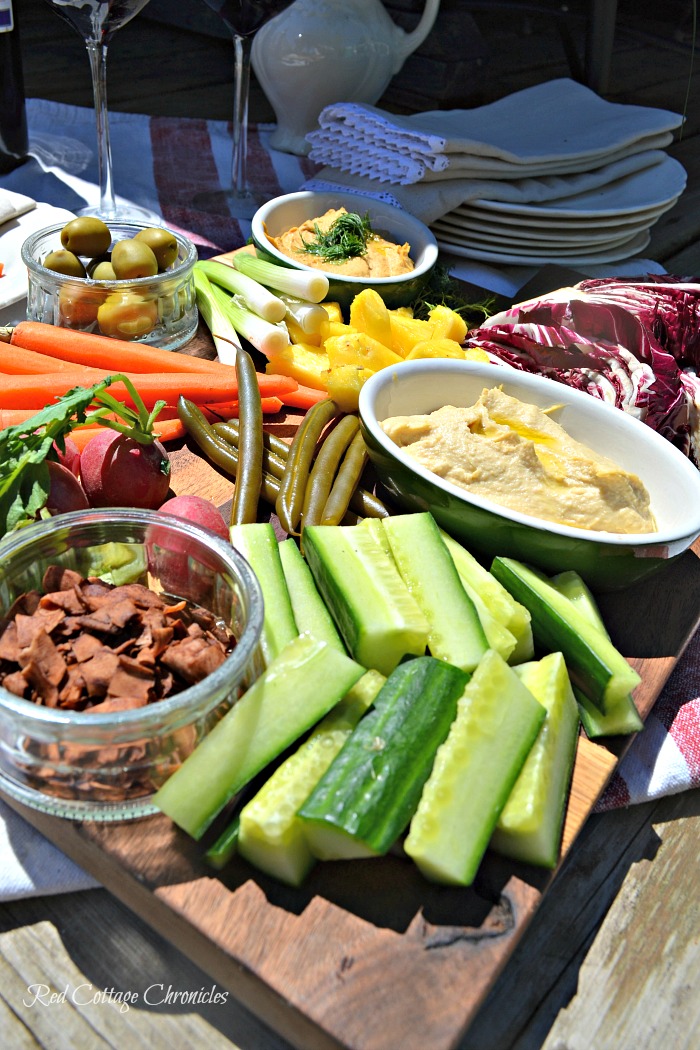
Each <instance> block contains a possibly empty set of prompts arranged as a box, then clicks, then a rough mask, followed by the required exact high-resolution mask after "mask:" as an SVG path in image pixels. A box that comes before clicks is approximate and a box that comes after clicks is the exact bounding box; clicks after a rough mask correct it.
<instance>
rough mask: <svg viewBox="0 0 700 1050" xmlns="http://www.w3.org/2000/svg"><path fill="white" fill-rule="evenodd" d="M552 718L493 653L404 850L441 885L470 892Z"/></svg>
mask: <svg viewBox="0 0 700 1050" xmlns="http://www.w3.org/2000/svg"><path fill="white" fill-rule="evenodd" d="M545 716H546V712H545V709H544V708H543V707H542V705H541V704H540V703H538V701H537V700H535V698H534V697H533V695H532V693H530V691H529V690H528V689H526V687H525V686H524V685H523V683H522V682H521V681H520V679H519V678H518V676H517V675H516V674H515V672H514V670H513V669H512V668H511V667H509V666H508V664H507V663H506V662H505V661H504V660H503V658H502V657H500V656H499V655H498V653H496V652H494V651H493V650H492V649H490V650H489V651H488V652H487V653H486V655H485V656H484V657H483V659H482V661H481V663H480V664H479V666H478V667H477V669H476V670H475V672H474V674H473V676H472V679H471V681H470V682H469V684H468V685H467V686H466V688H465V690H464V694H463V696H462V697H461V698H460V700H459V703H458V705H457V716H456V718H455V720H454V722H453V724H452V728H451V729H450V732H449V735H448V737H447V739H446V741H445V743H444V744H443V745H442V747H440V748H439V749H438V752H437V754H436V756H435V764H434V766H433V770H432V773H431V774H430V778H429V779H428V782H427V783H426V785H425V787H424V789H423V793H422V795H421V797H420V802H419V803H418V807H417V809H416V812H415V814H414V816H413V819H412V821H411V827H410V830H409V833H408V835H407V836H406V840H405V842H404V849H405V851H406V853H407V854H408V855H409V856H410V857H412V858H413V860H414V861H415V863H416V864H417V865H418V867H419V868H420V870H421V871H422V872H423V874H424V875H425V876H426V878H428V879H431V880H433V881H435V882H444V883H450V884H454V885H460V886H469V885H470V884H471V883H472V882H473V880H474V876H475V875H476V872H477V870H478V867H479V864H480V863H481V859H482V857H483V855H484V853H485V851H486V848H487V846H488V843H489V840H490V838H491V835H492V834H493V831H494V828H495V826H496V822H497V820H498V817H499V815H500V812H501V810H502V808H503V806H504V805H505V803H506V800H507V799H508V796H509V795H510V792H511V790H512V788H513V785H514V783H515V781H516V779H517V777H518V774H519V773H520V770H521V768H522V766H523V763H524V762H525V759H526V758H527V755H528V753H529V751H530V748H531V747H532V745H533V743H534V741H535V738H536V736H537V734H538V732H539V730H540V727H541V725H542V723H543V721H544V719H545Z"/></svg>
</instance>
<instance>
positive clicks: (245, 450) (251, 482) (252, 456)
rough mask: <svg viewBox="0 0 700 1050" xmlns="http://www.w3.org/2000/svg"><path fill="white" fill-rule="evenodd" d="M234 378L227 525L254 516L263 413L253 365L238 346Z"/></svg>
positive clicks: (261, 467)
mask: <svg viewBox="0 0 700 1050" xmlns="http://www.w3.org/2000/svg"><path fill="white" fill-rule="evenodd" d="M236 378H237V380H238V413H239V415H238V430H239V433H238V473H237V475H236V488H235V491H234V493H233V504H232V507H231V524H232V525H244V524H246V523H250V522H253V521H257V519H258V501H259V499H260V488H261V486H262V475H263V464H262V458H263V437H262V435H263V414H262V402H261V400H260V387H259V386H258V379H257V373H256V371H255V365H254V364H253V360H252V358H251V356H250V354H248V353H247V352H246V351H245V350H243V349H241V348H240V347H239V348H238V349H237V350H236Z"/></svg>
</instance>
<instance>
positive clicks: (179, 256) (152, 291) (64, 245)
mask: <svg viewBox="0 0 700 1050" xmlns="http://www.w3.org/2000/svg"><path fill="white" fill-rule="evenodd" d="M22 259H23V261H24V263H25V265H26V267H27V271H28V295H27V318H28V320H30V321H44V322H47V323H49V324H54V325H58V326H60V327H63V328H76V329H80V330H81V331H89V332H97V333H100V334H102V335H106V336H112V337H114V338H117V339H130V340H134V341H136V342H142V343H148V344H149V345H151V346H159V347H162V348H164V349H167V350H177V349H178V348H179V347H181V346H184V344H185V343H187V342H188V341H189V340H190V339H191V338H192V336H193V335H194V334H195V332H196V331H197V304H196V298H195V288H194V275H193V269H194V264H195V262H196V260H197V250H196V248H195V246H194V244H193V243H192V242H191V241H190V240H188V239H187V238H186V237H183V236H182V235H181V234H179V233H174V232H173V231H171V230H168V229H165V228H163V227H146V226H142V225H139V224H137V223H127V222H111V221H107V222H103V221H102V220H101V219H96V218H94V217H92V216H79V217H77V218H75V219H72V220H71V221H70V222H69V223H67V224H64V225H60V226H50V227H47V228H46V229H43V230H39V231H37V232H36V233H33V234H32V235H31V236H30V237H28V238H27V240H26V241H25V242H24V245H23V246H22Z"/></svg>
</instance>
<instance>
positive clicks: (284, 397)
mask: <svg viewBox="0 0 700 1050" xmlns="http://www.w3.org/2000/svg"><path fill="white" fill-rule="evenodd" d="M326 397H328V394H327V392H326V391H325V390H313V389H312V388H311V387H310V386H302V385H301V383H300V384H299V385H298V386H297V388H296V390H289V391H285V393H283V394H280V400H281V401H282V404H284V405H287V407H288V408H303V409H308V408H311V406H312V405H315V404H316V402H317V401H323V399H324V398H326Z"/></svg>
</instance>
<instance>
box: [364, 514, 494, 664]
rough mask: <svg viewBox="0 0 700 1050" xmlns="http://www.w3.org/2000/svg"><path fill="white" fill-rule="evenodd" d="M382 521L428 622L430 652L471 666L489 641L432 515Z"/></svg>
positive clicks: (403, 516) (440, 657) (478, 658)
mask: <svg viewBox="0 0 700 1050" xmlns="http://www.w3.org/2000/svg"><path fill="white" fill-rule="evenodd" d="M380 524H381V526H382V527H383V529H384V531H385V533H386V535H387V538H388V540H389V545H390V547H391V552H392V554H393V555H394V560H395V562H396V564H397V566H398V569H399V572H400V573H401V577H402V579H403V581H404V583H405V584H406V586H407V587H408V590H409V591H410V593H411V594H412V595H413V597H414V598H415V600H416V602H417V604H418V607H419V609H421V611H422V612H423V615H424V616H425V618H426V620H427V621H428V625H429V632H428V649H429V650H430V653H431V654H432V656H434V657H436V658H437V659H438V660H446V661H447V663H450V664H454V666H455V667H461V668H462V670H463V671H473V670H474V668H475V667H476V665H477V664H478V663H479V660H480V659H481V657H482V656H483V655H484V653H485V652H486V650H487V649H488V642H487V641H486V635H485V634H484V629H483V627H482V626H481V621H480V620H479V616H478V613H477V611H476V608H475V606H474V602H473V601H472V600H471V598H470V597H469V595H468V594H467V592H466V591H465V589H464V587H463V586H462V581H461V580H460V578H459V574H458V572H457V569H456V568H455V563H454V561H453V560H452V558H451V556H450V552H449V551H448V549H447V547H446V546H445V544H444V543H443V541H442V538H441V536H440V531H439V529H438V527H437V524H436V522H435V519H434V518H433V517H432V515H431V514H428V513H416V514H396V515H391V516H390V517H388V518H382V519H380Z"/></svg>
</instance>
